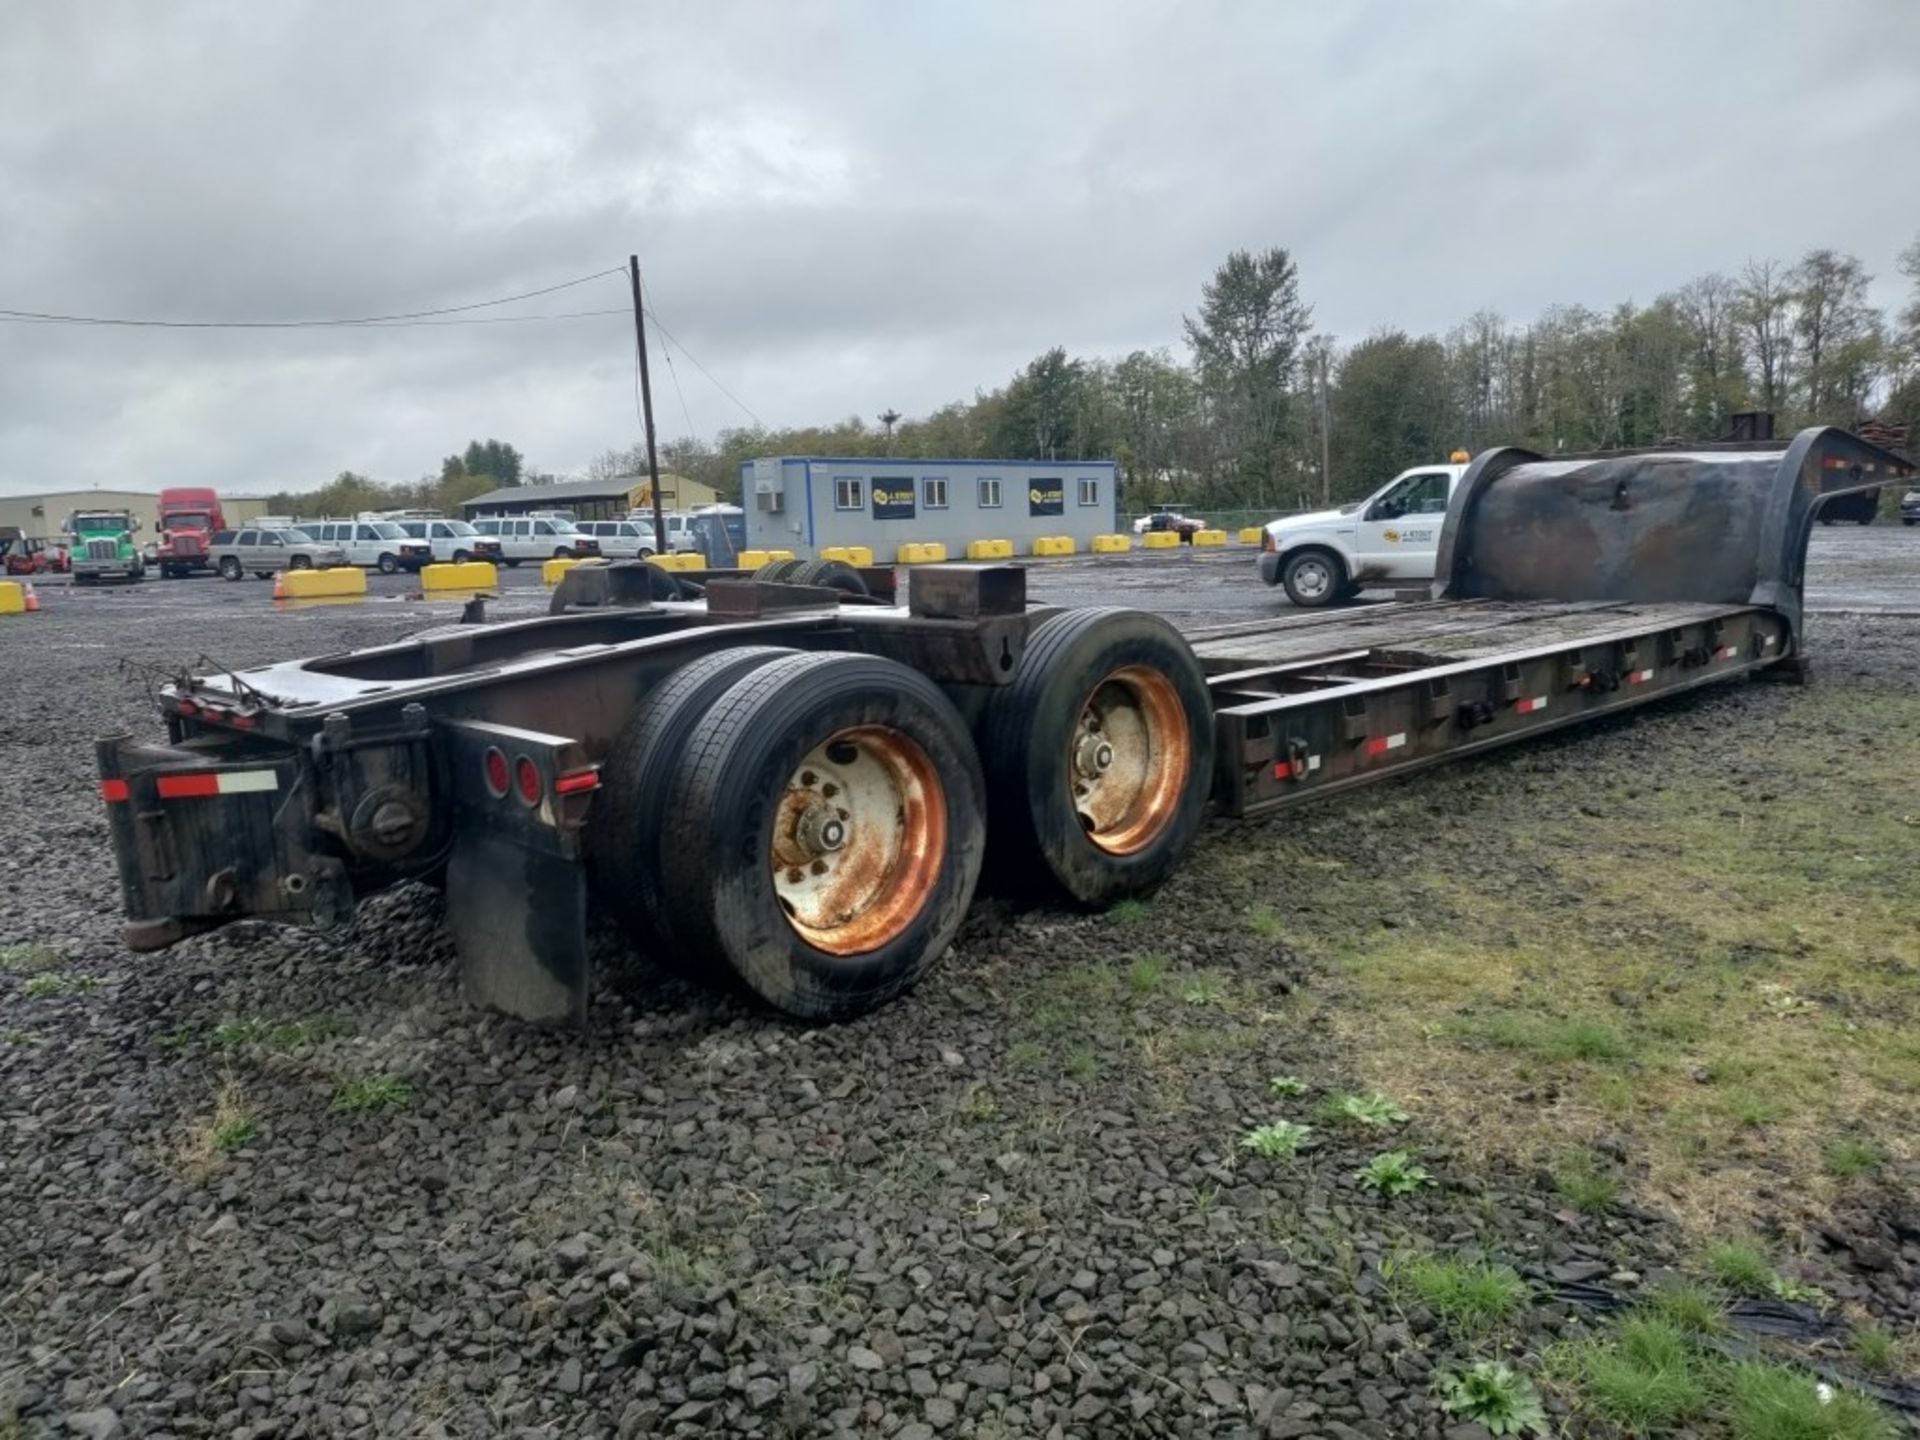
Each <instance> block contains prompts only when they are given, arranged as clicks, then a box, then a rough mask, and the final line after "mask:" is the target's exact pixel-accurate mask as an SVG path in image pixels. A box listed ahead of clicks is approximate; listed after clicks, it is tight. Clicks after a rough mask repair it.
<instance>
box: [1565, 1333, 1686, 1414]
mask: <svg viewBox="0 0 1920 1440" xmlns="http://www.w3.org/2000/svg"><path fill="white" fill-rule="evenodd" d="M1580 1371H1581V1378H1582V1380H1583V1382H1584V1389H1585V1393H1586V1396H1587V1401H1588V1403H1589V1404H1590V1405H1591V1406H1592V1407H1593V1409H1594V1410H1596V1411H1597V1412H1599V1413H1600V1414H1601V1415H1604V1416H1605V1417H1606V1418H1607V1419H1609V1420H1612V1421H1614V1422H1615V1423H1616V1424H1620V1425H1624V1426H1627V1427H1629V1428H1630V1429H1632V1430H1634V1431H1636V1432H1640V1433H1645V1432H1648V1431H1652V1430H1657V1429H1663V1428H1665V1427H1668V1426H1673V1425H1678V1424H1680V1423H1681V1422H1682V1421H1685V1420H1689V1419H1692V1418H1693V1417H1694V1416H1697V1415H1699V1414H1701V1413H1702V1412H1704V1411H1705V1410H1706V1409H1707V1407H1708V1405H1709V1403H1710V1401H1711V1399H1712V1395H1711V1392H1710V1390H1709V1387H1708V1380H1709V1373H1708V1370H1707V1368H1706V1366H1705V1365H1704V1364H1703V1362H1702V1361H1701V1360H1700V1359H1699V1357H1698V1356H1697V1355H1696V1354H1695V1352H1694V1349H1693V1346H1692V1343H1691V1341H1690V1340H1689V1338H1688V1335H1687V1332H1685V1331H1683V1330H1680V1329H1678V1328H1676V1327H1674V1326H1672V1325H1669V1324H1667V1323H1666V1322H1665V1321H1662V1320H1655V1319H1635V1320H1628V1321H1625V1322H1624V1323H1623V1324H1622V1325H1621V1326H1620V1329H1619V1331H1618V1332H1617V1333H1616V1334H1615V1335H1614V1336H1613V1337H1612V1338H1611V1339H1608V1340H1604V1341H1593V1342H1589V1344H1588V1345H1587V1347H1586V1348H1585V1350H1584V1353H1583V1354H1582V1356H1581V1365H1580Z"/></svg>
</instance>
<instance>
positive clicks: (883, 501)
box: [873, 475, 913, 520]
mask: <svg viewBox="0 0 1920 1440" xmlns="http://www.w3.org/2000/svg"><path fill="white" fill-rule="evenodd" d="M873 518H874V519H876V520H911V519H913V481H912V480H911V479H910V478H909V479H903V480H883V479H881V478H880V477H879V476H877V475H876V476H875V477H874V480H873Z"/></svg>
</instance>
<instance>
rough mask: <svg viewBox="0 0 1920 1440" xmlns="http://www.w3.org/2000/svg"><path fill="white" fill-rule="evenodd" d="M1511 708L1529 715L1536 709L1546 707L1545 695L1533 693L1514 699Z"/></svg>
mask: <svg viewBox="0 0 1920 1440" xmlns="http://www.w3.org/2000/svg"><path fill="white" fill-rule="evenodd" d="M1513 708H1514V709H1515V710H1517V711H1519V712H1520V713H1521V714H1522V715H1531V714H1533V712H1534V711H1536V710H1544V709H1546V708H1547V697H1546V696H1544V695H1533V696H1529V697H1528V698H1527V699H1525V700H1516V701H1515V702H1514V705H1513Z"/></svg>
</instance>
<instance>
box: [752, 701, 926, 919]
mask: <svg viewBox="0 0 1920 1440" xmlns="http://www.w3.org/2000/svg"><path fill="white" fill-rule="evenodd" d="M770 848H771V855H770V857H769V863H770V864H771V866H772V870H773V885H774V893H775V894H776V895H777V896H778V897H779V900H780V905H781V908H782V909H783V910H785V911H786V914H787V923H788V924H790V925H792V926H793V928H794V930H795V932H796V933H798V934H799V935H800V937H801V938H802V939H804V940H805V941H806V942H807V943H808V944H809V945H811V946H813V947H814V948H815V949H816V950H822V951H825V952H826V953H827V954H829V955H864V954H867V953H869V952H871V951H874V950H877V949H879V948H880V947H881V946H883V945H885V944H887V942H889V941H890V940H893V939H895V938H897V937H898V936H899V935H900V934H901V933H902V932H903V931H905V930H906V929H907V927H908V926H910V925H911V924H912V923H913V921H914V918H915V917H916V916H917V915H918V914H919V913H920V911H921V909H922V908H923V907H924V906H925V905H926V904H927V903H928V897H930V896H931V895H932V894H933V893H934V891H935V888H936V881H937V880H938V877H939V875H940V869H941V867H942V866H943V865H944V864H945V863H946V854H947V799H946V792H945V790H944V789H943V788H942V787H941V784H940V776H939V774H938V772H937V771H936V770H935V768H934V764H933V761H932V759H931V758H930V757H929V756H928V754H927V752H926V751H925V750H924V749H923V748H922V747H921V746H920V743H919V742H918V741H916V740H915V739H913V737H911V736H909V735H906V734H904V733H902V732H901V731H898V730H892V729H888V728H886V727H884V726H878V725H871V726H861V727H859V728H857V729H853V730H843V731H841V732H840V733H839V734H837V735H833V736H831V737H829V738H828V739H827V740H826V741H825V742H824V743H822V744H820V745H817V746H815V747H814V749H813V750H812V751H810V752H809V753H808V754H807V756H806V758H805V759H803V760H802V761H801V762H800V767H799V769H797V770H795V771H794V773H793V775H792V777H791V778H790V779H789V780H788V781H787V788H786V791H785V793H784V794H783V795H782V796H781V797H780V801H779V803H778V805H777V806H776V807H775V810H774V818H773V834H772V838H771V847H770Z"/></svg>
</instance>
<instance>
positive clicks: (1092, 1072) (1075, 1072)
mask: <svg viewBox="0 0 1920 1440" xmlns="http://www.w3.org/2000/svg"><path fill="white" fill-rule="evenodd" d="M1066 1072H1067V1074H1068V1075H1070V1076H1072V1077H1073V1078H1074V1079H1075V1080H1080V1081H1088V1080H1092V1079H1093V1078H1094V1077H1095V1076H1096V1075H1098V1074H1099V1073H1100V1057H1099V1055H1098V1054H1096V1053H1095V1052H1094V1048H1093V1047H1092V1046H1091V1045H1076V1046H1075V1047H1074V1048H1073V1049H1072V1050H1071V1051H1069V1052H1068V1054H1067V1063H1066Z"/></svg>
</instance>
